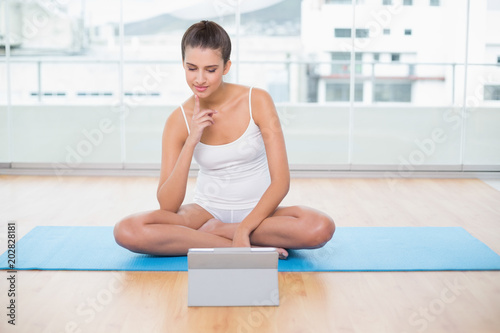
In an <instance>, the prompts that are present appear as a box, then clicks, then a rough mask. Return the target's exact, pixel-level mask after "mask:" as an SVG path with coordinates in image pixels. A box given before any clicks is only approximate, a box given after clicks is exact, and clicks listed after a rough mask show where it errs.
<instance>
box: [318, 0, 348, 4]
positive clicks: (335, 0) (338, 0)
mask: <svg viewBox="0 0 500 333" xmlns="http://www.w3.org/2000/svg"><path fill="white" fill-rule="evenodd" d="M325 3H326V4H327V5H330V4H331V5H350V4H351V3H352V0H326V1H325Z"/></svg>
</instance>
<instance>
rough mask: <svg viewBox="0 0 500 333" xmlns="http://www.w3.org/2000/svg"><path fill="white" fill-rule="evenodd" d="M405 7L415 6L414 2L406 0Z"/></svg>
mask: <svg viewBox="0 0 500 333" xmlns="http://www.w3.org/2000/svg"><path fill="white" fill-rule="evenodd" d="M403 6H413V0H404V1H403Z"/></svg>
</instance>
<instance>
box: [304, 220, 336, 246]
mask: <svg viewBox="0 0 500 333" xmlns="http://www.w3.org/2000/svg"><path fill="white" fill-rule="evenodd" d="M307 230H308V231H307V232H306V237H305V247H307V248H312V249H314V248H320V247H322V246H324V245H325V244H326V243H328V241H330V239H332V237H333V234H334V233H335V222H334V221H333V219H332V218H331V217H330V216H328V215H326V214H323V213H316V214H311V215H310V216H309V217H307Z"/></svg>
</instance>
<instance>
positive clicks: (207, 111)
mask: <svg viewBox="0 0 500 333" xmlns="http://www.w3.org/2000/svg"><path fill="white" fill-rule="evenodd" d="M215 113H217V111H215V110H210V109H205V110H203V111H199V112H198V113H197V114H196V118H202V117H205V116H209V117H212V116H213V115H214V114H215Z"/></svg>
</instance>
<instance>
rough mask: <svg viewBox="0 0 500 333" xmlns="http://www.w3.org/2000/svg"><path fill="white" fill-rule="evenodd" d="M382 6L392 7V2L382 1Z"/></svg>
mask: <svg viewBox="0 0 500 333" xmlns="http://www.w3.org/2000/svg"><path fill="white" fill-rule="evenodd" d="M382 4H383V5H384V6H390V5H392V0H382Z"/></svg>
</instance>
